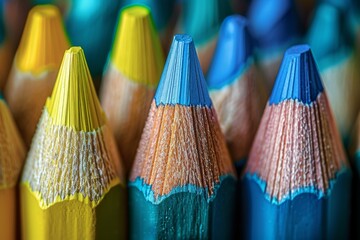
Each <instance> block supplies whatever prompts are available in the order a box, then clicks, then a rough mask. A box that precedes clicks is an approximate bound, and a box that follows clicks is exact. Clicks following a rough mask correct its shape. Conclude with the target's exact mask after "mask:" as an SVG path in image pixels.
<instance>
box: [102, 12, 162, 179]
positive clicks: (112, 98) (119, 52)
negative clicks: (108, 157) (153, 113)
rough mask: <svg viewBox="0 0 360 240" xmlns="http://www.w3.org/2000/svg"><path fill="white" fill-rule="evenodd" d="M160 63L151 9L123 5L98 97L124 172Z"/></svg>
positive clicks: (152, 91)
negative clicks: (115, 143) (121, 160)
mask: <svg viewBox="0 0 360 240" xmlns="http://www.w3.org/2000/svg"><path fill="white" fill-rule="evenodd" d="M163 65H164V56H163V53H162V49H161V45H160V41H159V38H158V36H157V33H156V30H155V26H154V24H153V20H152V17H151V14H150V10H149V9H148V8H146V7H144V6H130V7H127V8H124V9H123V10H122V11H121V14H120V17H119V24H118V29H117V33H116V37H115V42H114V46H113V49H112V51H111V54H110V62H109V65H108V68H107V70H106V71H105V76H104V80H103V86H102V89H101V94H100V95H101V96H100V98H101V103H102V105H103V107H104V111H105V112H106V114H107V116H108V117H109V125H110V127H111V128H112V130H113V131H114V133H115V138H116V142H117V145H118V147H119V149H120V153H121V155H122V159H123V161H124V164H125V169H126V171H127V172H128V171H130V168H131V166H132V163H133V161H134V158H135V154H136V149H137V147H138V144H139V141H140V138H141V133H142V130H143V128H144V125H145V121H146V117H147V114H148V112H149V109H150V104H151V100H152V98H153V97H154V93H155V89H156V87H157V84H158V82H159V79H160V74H161V71H162V69H163Z"/></svg>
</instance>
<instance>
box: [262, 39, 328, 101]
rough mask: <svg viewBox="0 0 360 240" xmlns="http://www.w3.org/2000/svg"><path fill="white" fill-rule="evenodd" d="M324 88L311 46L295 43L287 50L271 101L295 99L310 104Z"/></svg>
mask: <svg viewBox="0 0 360 240" xmlns="http://www.w3.org/2000/svg"><path fill="white" fill-rule="evenodd" d="M323 89H324V88H323V85H322V82H321V79H320V75H319V72H318V69H317V66H316V63H315V60H314V57H313V54H312V52H311V49H310V46H309V45H306V44H303V45H295V46H293V47H290V48H289V49H288V50H287V51H286V52H285V55H284V58H283V61H282V64H281V67H280V69H279V72H278V75H277V78H276V81H275V85H274V88H273V91H272V94H271V96H270V99H269V103H270V104H278V103H280V102H282V101H285V100H290V99H293V100H298V101H300V102H302V103H304V104H310V103H312V102H313V101H315V100H316V98H317V96H318V95H319V93H320V92H322V91H323Z"/></svg>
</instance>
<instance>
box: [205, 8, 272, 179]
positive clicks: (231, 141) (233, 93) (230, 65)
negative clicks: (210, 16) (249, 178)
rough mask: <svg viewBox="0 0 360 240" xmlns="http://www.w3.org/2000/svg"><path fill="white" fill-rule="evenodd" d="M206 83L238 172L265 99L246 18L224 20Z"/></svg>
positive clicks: (253, 135)
mask: <svg viewBox="0 0 360 240" xmlns="http://www.w3.org/2000/svg"><path fill="white" fill-rule="evenodd" d="M207 83H208V87H209V92H210V96H211V99H212V101H213V104H214V108H215V110H216V113H217V116H218V118H219V122H220V125H221V129H222V131H223V133H224V135H225V139H226V142H227V145H228V148H229V151H230V155H231V158H232V160H233V162H234V163H235V165H236V167H237V171H238V173H240V171H241V169H242V166H243V165H244V162H245V159H246V158H247V157H248V154H249V152H250V148H251V144H252V142H253V140H254V137H255V134H256V131H257V128H258V125H259V123H260V119H261V115H262V112H263V109H264V106H265V104H266V99H267V96H266V90H265V86H264V84H265V83H264V79H263V78H262V76H261V74H260V73H259V70H258V68H257V67H256V65H255V61H254V55H253V41H252V37H251V36H250V34H249V30H248V22H247V19H246V18H244V17H242V16H240V15H232V16H229V17H227V18H226V19H225V20H224V21H223V23H222V25H221V28H220V32H219V39H218V42H217V46H216V50H215V54H214V57H213V60H212V64H211V65H210V69H209V73H208V75H207Z"/></svg>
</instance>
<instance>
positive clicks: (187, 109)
mask: <svg viewBox="0 0 360 240" xmlns="http://www.w3.org/2000/svg"><path fill="white" fill-rule="evenodd" d="M235 185H236V177H235V172H234V169H233V166H232V163H231V159H230V156H229V153H228V151H227V149H226V143H225V140H224V138H223V135H222V133H221V129H220V126H219V123H218V121H217V118H216V113H215V110H214V108H213V106H212V103H211V100H210V97H209V94H208V91H207V87H206V83H205V80H204V76H203V73H202V71H201V68H200V64H199V61H198V59H197V55H196V50H195V46H194V43H193V40H192V38H191V37H190V36H189V35H176V36H175V37H174V39H173V43H172V46H171V50H170V53H169V56H168V59H167V62H166V65H165V68H164V71H163V74H162V77H161V80H160V83H159V86H158V89H157V92H156V94H155V97H154V100H153V102H152V105H151V109H150V113H149V117H148V119H147V123H146V126H145V128H144V132H143V135H142V139H141V141H140V145H139V149H138V152H137V156H136V159H135V162H134V165H133V169H132V172H131V175H130V180H129V204H130V239H175V238H176V239H210V238H213V239H220V238H224V239H231V237H232V233H233V228H232V226H233V212H234V208H233V206H234V198H235Z"/></svg>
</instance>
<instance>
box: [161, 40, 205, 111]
mask: <svg viewBox="0 0 360 240" xmlns="http://www.w3.org/2000/svg"><path fill="white" fill-rule="evenodd" d="M155 101H156V105H160V104H163V105H175V104H180V105H185V106H196V105H200V106H208V107H210V106H211V105H212V104H211V100H210V97H209V93H208V91H207V86H206V83H205V79H204V75H203V73H202V70H201V68H200V64H199V60H198V57H197V54H196V50H195V46H194V42H193V40H192V38H191V36H189V35H186V34H184V35H182V34H180V35H175V36H174V39H173V42H172V45H171V49H170V52H169V55H168V58H167V61H166V64H165V67H164V71H163V74H162V76H161V79H160V83H159V86H158V89H157V91H156V94H155Z"/></svg>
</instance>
